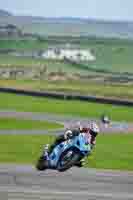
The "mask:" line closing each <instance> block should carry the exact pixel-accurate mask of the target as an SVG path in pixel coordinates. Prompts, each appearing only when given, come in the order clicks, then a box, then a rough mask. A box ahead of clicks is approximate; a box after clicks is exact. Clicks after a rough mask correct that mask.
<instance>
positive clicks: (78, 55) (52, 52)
mask: <svg viewBox="0 0 133 200" xmlns="http://www.w3.org/2000/svg"><path fill="white" fill-rule="evenodd" d="M42 57H43V58H47V59H57V60H63V59H64V58H67V59H70V60H73V61H94V60H95V59H96V58H95V56H94V55H92V53H91V52H90V50H85V49H48V50H47V51H45V52H44V53H43V54H42Z"/></svg>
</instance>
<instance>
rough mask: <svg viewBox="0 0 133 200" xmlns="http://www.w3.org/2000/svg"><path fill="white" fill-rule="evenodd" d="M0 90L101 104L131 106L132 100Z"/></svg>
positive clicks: (11, 89)
mask: <svg viewBox="0 0 133 200" xmlns="http://www.w3.org/2000/svg"><path fill="white" fill-rule="evenodd" d="M0 92H4V93H12V94H18V95H26V96H35V97H49V98H55V99H65V100H81V101H87V102H96V103H102V104H112V105H123V106H133V101H126V100H119V99H112V98H104V97H95V96H85V95H74V94H67V93H58V92H38V91H26V90H21V89H13V88H0Z"/></svg>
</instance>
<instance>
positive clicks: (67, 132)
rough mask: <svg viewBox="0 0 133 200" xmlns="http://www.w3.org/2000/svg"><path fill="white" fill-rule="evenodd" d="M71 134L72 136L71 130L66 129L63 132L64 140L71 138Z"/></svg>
mask: <svg viewBox="0 0 133 200" xmlns="http://www.w3.org/2000/svg"><path fill="white" fill-rule="evenodd" d="M72 136H73V133H72V131H71V130H67V131H66V132H65V134H64V138H65V140H68V139H70V138H72Z"/></svg>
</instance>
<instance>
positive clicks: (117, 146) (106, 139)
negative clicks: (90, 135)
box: [86, 134, 133, 170]
mask: <svg viewBox="0 0 133 200" xmlns="http://www.w3.org/2000/svg"><path fill="white" fill-rule="evenodd" d="M132 155H133V134H127V135H122V134H116V135H100V136H99V137H98V138H97V145H96V148H95V150H94V152H93V154H92V155H91V156H90V157H89V158H88V159H87V164H86V166H88V167H94V168H104V169H121V170H133V159H132V158H133V156H132Z"/></svg>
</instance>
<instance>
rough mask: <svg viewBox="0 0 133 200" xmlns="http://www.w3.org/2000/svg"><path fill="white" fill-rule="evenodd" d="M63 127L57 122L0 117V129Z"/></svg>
mask: <svg viewBox="0 0 133 200" xmlns="http://www.w3.org/2000/svg"><path fill="white" fill-rule="evenodd" d="M57 128H63V126H62V125H60V124H57V123H51V122H47V121H33V120H27V119H15V118H9V117H8V118H1V117H0V130H4V129H5V130H8V129H9V130H28V129H30V130H32V129H33V130H35V129H36V130H39V129H43V130H47V129H57Z"/></svg>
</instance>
